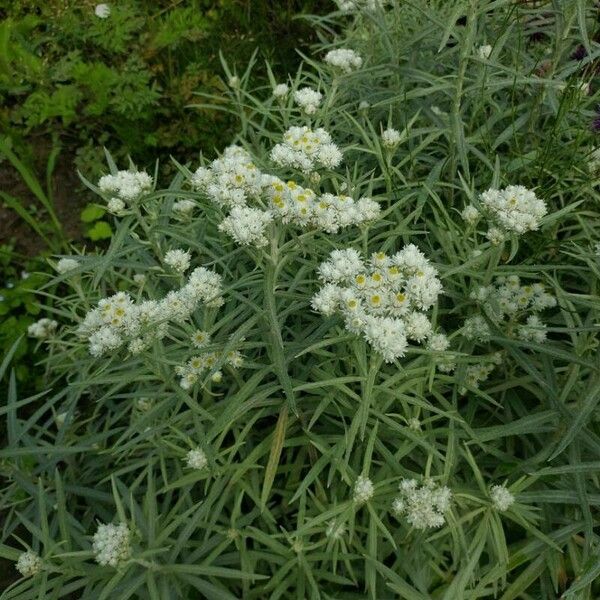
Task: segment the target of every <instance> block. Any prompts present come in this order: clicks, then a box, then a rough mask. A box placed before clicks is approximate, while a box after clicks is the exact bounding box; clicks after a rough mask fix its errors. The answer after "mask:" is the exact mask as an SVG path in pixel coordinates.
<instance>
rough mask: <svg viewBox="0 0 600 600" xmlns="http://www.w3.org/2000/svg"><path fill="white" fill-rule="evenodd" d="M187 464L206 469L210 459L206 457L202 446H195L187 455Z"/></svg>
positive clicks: (191, 466) (197, 468)
mask: <svg viewBox="0 0 600 600" xmlns="http://www.w3.org/2000/svg"><path fill="white" fill-rule="evenodd" d="M185 464H186V465H187V466H188V467H189V468H190V469H196V470H199V469H204V467H206V465H207V464H208V459H207V458H206V454H205V453H204V451H203V450H201V449H200V448H194V449H193V450H190V451H189V452H188V453H187V454H186V456H185Z"/></svg>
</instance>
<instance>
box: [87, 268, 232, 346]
mask: <svg viewBox="0 0 600 600" xmlns="http://www.w3.org/2000/svg"><path fill="white" fill-rule="evenodd" d="M199 302H203V303H204V304H206V305H207V306H220V305H221V304H222V302H223V300H222V298H221V276H220V275H217V274H216V273H213V272H212V271H209V270H208V269H205V268H204V267H198V268H197V269H194V271H192V274H191V275H190V277H189V279H188V282H187V283H186V284H185V285H184V286H183V287H182V288H180V289H179V290H177V291H171V292H169V293H168V294H167V295H166V296H165V298H163V299H162V300H160V301H156V300H146V301H144V302H140V303H136V302H134V301H133V299H132V298H131V296H130V295H129V294H128V293H126V292H118V293H117V294H115V295H113V296H110V297H109V298H104V299H102V300H100V302H99V303H98V306H97V308H94V309H93V310H91V311H90V312H89V313H88V314H87V315H86V316H85V319H84V320H83V322H82V323H81V324H80V325H79V328H78V333H79V335H81V336H82V337H85V338H87V339H88V341H89V350H90V354H91V355H92V356H101V355H102V354H104V353H106V352H109V351H111V350H116V349H117V348H119V347H121V346H122V345H123V344H124V343H125V342H127V341H129V346H128V349H129V351H130V352H131V353H132V354H136V353H138V352H141V351H142V350H144V349H145V348H147V347H148V345H149V344H150V343H151V342H152V341H153V340H155V339H159V338H162V337H164V336H165V335H166V333H167V327H168V322H169V321H184V320H186V319H188V318H189V317H190V316H191V314H192V313H193V312H194V311H195V310H196V307H197V306H198V303H199Z"/></svg>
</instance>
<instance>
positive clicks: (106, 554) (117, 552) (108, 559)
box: [92, 523, 131, 567]
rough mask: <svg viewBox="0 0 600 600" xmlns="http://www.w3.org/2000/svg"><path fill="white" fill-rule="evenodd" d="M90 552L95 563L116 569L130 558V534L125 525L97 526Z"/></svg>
mask: <svg viewBox="0 0 600 600" xmlns="http://www.w3.org/2000/svg"><path fill="white" fill-rule="evenodd" d="M92 550H93V552H94V554H95V556H96V562H97V563H98V564H100V565H102V566H103V567H106V566H111V567H117V566H119V564H120V563H122V562H124V561H126V560H127V559H128V558H130V557H131V532H130V531H129V527H127V525H125V523H120V524H119V525H113V524H112V523H109V524H108V525H104V524H102V523H101V524H100V525H98V530H97V531H96V533H95V534H94V538H93V543H92Z"/></svg>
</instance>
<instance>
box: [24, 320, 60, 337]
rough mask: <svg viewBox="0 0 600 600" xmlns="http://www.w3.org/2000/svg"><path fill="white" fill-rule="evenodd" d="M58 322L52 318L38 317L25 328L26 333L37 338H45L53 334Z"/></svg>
mask: <svg viewBox="0 0 600 600" xmlns="http://www.w3.org/2000/svg"><path fill="white" fill-rule="evenodd" d="M57 327H58V323H57V322H56V321H55V320H54V319H46V318H44V319H39V320H38V321H36V322H35V323H33V324H31V325H30V326H29V327H28V328H27V335H29V336H30V337H33V338H36V339H38V340H45V339H47V338H49V337H51V336H53V335H54V333H55V332H56V329H57Z"/></svg>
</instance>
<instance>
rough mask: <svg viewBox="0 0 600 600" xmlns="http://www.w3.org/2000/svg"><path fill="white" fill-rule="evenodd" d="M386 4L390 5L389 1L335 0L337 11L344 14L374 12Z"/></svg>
mask: <svg viewBox="0 0 600 600" xmlns="http://www.w3.org/2000/svg"><path fill="white" fill-rule="evenodd" d="M388 4H391V0H337V5H338V6H339V9H340V10H341V11H342V12H346V13H353V12H361V11H363V10H364V11H374V10H377V9H378V8H384V7H385V6H387V5H388Z"/></svg>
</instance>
